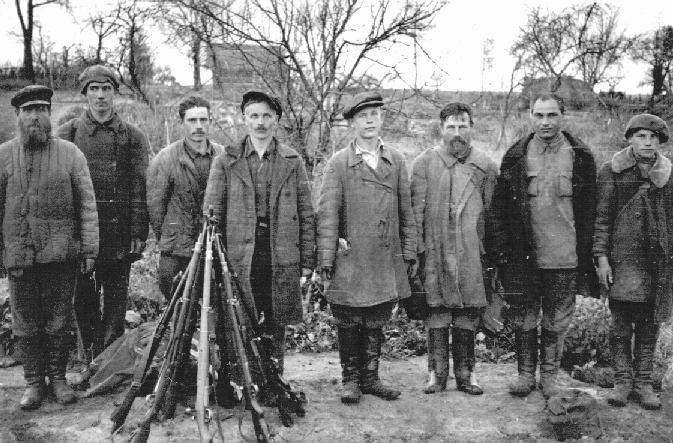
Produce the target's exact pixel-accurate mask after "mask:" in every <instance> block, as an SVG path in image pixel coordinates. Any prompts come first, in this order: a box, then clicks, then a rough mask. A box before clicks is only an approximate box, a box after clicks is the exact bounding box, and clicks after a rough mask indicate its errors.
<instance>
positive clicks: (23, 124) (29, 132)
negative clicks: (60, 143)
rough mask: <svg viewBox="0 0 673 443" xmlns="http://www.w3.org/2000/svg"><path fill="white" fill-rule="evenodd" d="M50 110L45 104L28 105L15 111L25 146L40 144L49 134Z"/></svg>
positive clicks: (45, 141) (43, 142) (45, 140)
mask: <svg viewBox="0 0 673 443" xmlns="http://www.w3.org/2000/svg"><path fill="white" fill-rule="evenodd" d="M50 116H51V110H50V108H49V106H47V105H29V106H25V107H22V108H19V110H18V111H17V117H18V123H19V131H20V133H21V139H22V140H23V142H24V143H25V144H26V145H27V146H42V145H44V144H45V143H47V140H49V136H51V121H50V120H49V117H50Z"/></svg>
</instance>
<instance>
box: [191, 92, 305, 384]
mask: <svg viewBox="0 0 673 443" xmlns="http://www.w3.org/2000/svg"><path fill="white" fill-rule="evenodd" d="M241 111H242V112H243V118H244V122H245V126H246V127H247V129H248V135H247V136H246V137H244V138H243V139H242V140H241V141H240V142H238V143H236V144H234V145H231V146H227V147H226V148H225V152H224V153H223V154H221V155H220V156H218V157H217V158H216V159H215V162H214V164H213V167H212V169H211V171H210V178H209V180H208V188H207V190H206V197H205V199H204V203H203V209H204V211H205V212H206V213H207V212H208V210H209V208H210V207H211V206H212V208H213V212H214V217H215V219H216V220H219V222H220V224H221V225H220V226H221V228H222V232H223V233H224V239H225V242H226V246H227V253H228V258H229V260H230V261H231V265H232V268H233V270H234V271H235V272H236V273H237V274H238V277H239V279H240V282H241V286H242V290H243V291H245V292H246V295H247V296H250V297H251V298H252V299H254V301H255V305H256V307H257V311H258V313H259V314H260V318H263V319H264V321H263V323H262V327H263V328H264V330H265V333H267V334H271V335H272V336H273V337H274V338H273V340H274V343H275V348H276V358H277V359H278V366H279V369H280V371H281V373H282V371H283V366H284V365H283V361H284V360H283V359H284V355H285V328H286V326H287V325H288V324H296V323H298V322H300V321H301V320H302V309H301V288H300V284H299V281H300V279H301V277H302V276H304V277H307V276H309V275H310V274H311V272H312V269H313V267H314V262H315V252H314V247H315V226H314V215H313V207H312V204H311V191H310V188H309V181H308V177H307V175H306V168H305V167H304V162H303V161H302V158H301V156H300V155H299V154H298V153H297V152H296V151H294V150H293V149H291V148H289V147H287V146H285V145H283V144H282V143H280V141H279V140H278V139H277V138H276V137H275V136H274V132H275V129H276V126H277V124H278V120H279V119H280V117H281V116H282V113H283V109H282V107H281V105H280V101H279V100H278V99H277V98H276V97H275V96H273V95H271V94H268V93H266V92H263V91H248V92H246V93H245V94H243V100H242V102H241Z"/></svg>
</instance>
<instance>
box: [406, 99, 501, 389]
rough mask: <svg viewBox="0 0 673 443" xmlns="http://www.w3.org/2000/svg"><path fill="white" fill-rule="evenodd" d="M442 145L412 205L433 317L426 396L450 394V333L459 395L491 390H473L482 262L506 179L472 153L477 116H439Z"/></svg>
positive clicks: (416, 185)
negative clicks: (488, 218)
mask: <svg viewBox="0 0 673 443" xmlns="http://www.w3.org/2000/svg"><path fill="white" fill-rule="evenodd" d="M439 119H440V124H441V133H442V144H441V145H439V146H435V147H434V148H432V149H428V150H426V151H425V152H423V153H422V154H421V155H420V156H418V158H416V160H415V161H414V165H413V167H412V176H411V202H412V204H413V207H414V214H415V215H416V228H417V230H418V240H417V242H418V253H419V261H420V263H421V268H420V271H421V276H422V280H423V282H424V286H425V290H426V291H427V296H426V297H427V303H428V305H429V306H430V312H429V315H428V317H427V319H426V326H427V328H428V371H429V374H430V381H429V383H428V386H427V388H426V389H425V393H426V394H433V393H435V392H439V391H443V390H445V389H446V381H447V378H448V373H449V361H448V358H449V326H451V325H453V340H452V350H453V352H452V354H453V364H454V367H453V369H454V373H455V376H456V384H457V386H458V390H459V391H464V392H467V393H468V394H471V395H480V394H483V390H482V389H481V387H479V386H478V385H476V384H473V383H472V382H471V376H472V373H473V370H474V364H475V356H474V339H475V331H476V329H477V326H479V321H480V319H481V313H482V311H483V308H484V307H485V306H486V305H487V300H486V291H485V288H484V279H483V269H482V254H483V252H484V251H483V249H484V248H483V236H484V230H483V226H484V211H485V209H486V208H487V207H488V205H489V204H490V200H491V194H492V193H493V187H494V186H495V179H496V177H497V176H498V167H497V166H496V164H495V162H494V161H493V160H491V159H490V158H489V157H487V156H486V155H485V154H484V153H483V152H481V151H479V150H478V149H476V148H474V147H472V146H471V140H472V128H473V126H474V121H473V119H472V109H471V108H470V107H469V106H468V105H466V104H464V103H450V104H449V105H447V106H446V107H445V108H444V109H442V111H441V112H440V114H439Z"/></svg>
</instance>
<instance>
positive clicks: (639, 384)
mask: <svg viewBox="0 0 673 443" xmlns="http://www.w3.org/2000/svg"><path fill="white" fill-rule="evenodd" d="M648 335H649V334H648ZM656 337H657V335H656V333H655V334H654V335H653V336H647V337H639V334H638V333H636V345H635V356H634V357H635V358H634V365H635V370H636V373H635V383H634V385H635V388H634V393H635V396H636V399H637V400H638V403H640V406H642V407H643V408H645V409H649V410H657V409H661V400H659V397H657V394H655V393H654V390H653V389H652V369H653V367H654V347H655V345H656V344H657V338H656Z"/></svg>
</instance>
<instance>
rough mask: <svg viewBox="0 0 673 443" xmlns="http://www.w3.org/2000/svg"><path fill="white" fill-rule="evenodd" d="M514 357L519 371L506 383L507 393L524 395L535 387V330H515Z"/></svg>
mask: <svg viewBox="0 0 673 443" xmlns="http://www.w3.org/2000/svg"><path fill="white" fill-rule="evenodd" d="M514 340H515V344H516V358H517V366H518V371H519V373H518V374H517V376H516V378H515V379H514V380H513V381H512V382H511V383H509V384H508V388H509V393H510V394H512V395H516V396H517V397H525V396H527V395H528V394H530V393H531V392H532V391H533V390H534V389H535V370H536V369H537V330H536V329H531V330H530V331H517V332H516V333H515V334H514Z"/></svg>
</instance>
